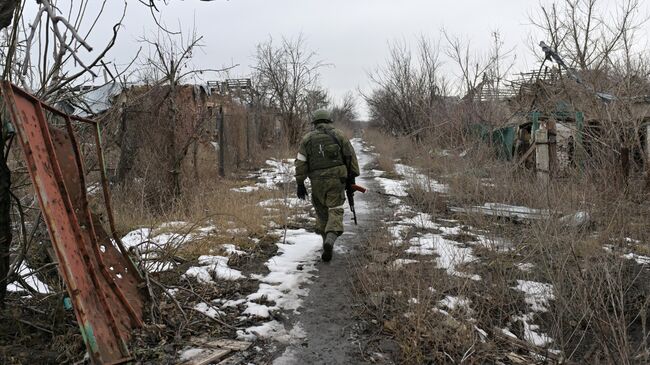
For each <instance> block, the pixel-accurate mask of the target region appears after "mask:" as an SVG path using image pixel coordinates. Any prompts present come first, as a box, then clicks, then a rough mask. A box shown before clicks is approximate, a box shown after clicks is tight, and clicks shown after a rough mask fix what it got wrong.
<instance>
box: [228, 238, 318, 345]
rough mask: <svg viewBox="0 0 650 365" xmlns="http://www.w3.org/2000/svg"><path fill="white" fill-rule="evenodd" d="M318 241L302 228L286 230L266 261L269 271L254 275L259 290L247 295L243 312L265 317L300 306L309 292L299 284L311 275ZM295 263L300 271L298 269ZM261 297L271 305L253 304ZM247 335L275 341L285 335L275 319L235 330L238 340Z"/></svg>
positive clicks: (305, 281) (314, 266)
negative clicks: (283, 241) (285, 233)
mask: <svg viewBox="0 0 650 365" xmlns="http://www.w3.org/2000/svg"><path fill="white" fill-rule="evenodd" d="M278 233H282V232H278ZM321 241H322V238H321V237H320V235H318V234H315V233H310V232H307V231H306V230H304V229H297V230H288V231H287V236H286V243H278V244H277V246H278V254H277V255H276V256H275V257H272V258H271V259H269V261H267V262H266V266H267V267H268V269H269V271H270V272H269V274H268V275H266V276H264V277H259V278H258V279H259V280H260V282H261V283H260V286H259V289H258V290H257V292H255V293H253V294H251V295H249V296H248V301H247V302H246V303H245V306H246V310H245V311H244V314H246V315H250V316H257V317H265V318H267V317H270V312H271V311H275V310H293V311H297V310H298V309H299V308H300V306H301V305H302V298H304V297H305V296H306V295H307V294H308V293H309V290H308V289H306V288H303V287H302V286H303V284H305V283H307V282H309V280H310V279H311V278H312V277H313V276H314V274H313V271H315V270H316V265H315V263H316V262H317V259H318V257H319V254H318V251H319V250H320V248H321V245H322V242H321ZM299 265H300V266H301V269H302V270H298V266H299ZM261 299H265V300H268V301H270V302H273V303H274V304H269V305H264V304H259V303H256V301H259V300H261ZM251 335H252V336H253V338H254V337H255V336H257V335H259V336H260V337H263V338H267V337H273V338H274V339H276V340H279V341H282V338H284V337H285V336H288V334H287V331H286V330H285V328H284V325H282V324H281V323H279V322H276V321H271V322H267V323H265V324H262V325H261V326H256V327H250V328H247V329H246V330H242V331H238V337H239V338H242V339H251Z"/></svg>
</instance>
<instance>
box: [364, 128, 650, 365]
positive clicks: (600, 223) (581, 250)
mask: <svg viewBox="0 0 650 365" xmlns="http://www.w3.org/2000/svg"><path fill="white" fill-rule="evenodd" d="M365 137H366V138H367V140H368V141H369V142H370V143H371V144H372V145H374V146H377V148H376V151H377V152H379V153H381V156H379V158H378V165H379V167H378V168H380V169H383V170H385V171H391V169H390V167H391V166H392V162H393V161H394V160H395V159H399V160H400V162H402V163H405V164H408V165H412V166H418V167H420V168H421V169H423V170H422V171H424V172H426V174H427V175H429V176H431V177H432V178H434V179H436V180H439V181H442V182H445V183H446V184H448V185H449V192H448V194H444V195H443V194H438V193H431V192H425V191H422V190H418V189H412V190H410V191H409V193H410V197H409V201H410V202H411V204H413V205H414V206H418V207H419V208H420V209H422V210H423V211H424V212H428V213H431V214H432V215H433V217H434V218H454V219H458V220H459V221H460V222H461V224H462V225H464V226H465V227H471V229H472V230H478V231H482V232H486V231H487V232H489V233H484V234H487V235H488V236H489V237H490V238H491V239H494V246H493V247H485V248H476V246H474V247H475V248H474V250H475V254H476V256H477V257H478V260H477V261H476V262H474V263H472V264H471V271H472V272H475V273H477V274H479V275H480V276H481V277H482V278H484V279H483V281H480V282H474V281H472V280H465V279H458V278H453V277H450V276H449V275H447V274H446V273H445V272H444V270H439V269H436V268H435V263H432V262H419V263H415V264H411V265H406V266H405V268H402V269H395V270H384V269H383V267H378V266H375V265H377V264H376V263H377V262H379V263H390V262H392V261H393V260H395V259H397V258H403V257H404V254H403V249H400V248H397V247H394V246H391V245H390V238H389V236H388V235H387V234H385V235H383V236H382V235H381V234H380V235H379V236H377V237H372V238H371V239H370V240H369V241H368V243H367V246H368V248H369V249H370V251H369V262H371V263H374V264H370V265H368V266H365V267H364V268H363V269H361V270H360V274H359V278H360V280H359V283H360V284H359V285H360V292H361V294H362V296H364V297H365V296H367V300H366V302H367V303H368V309H369V312H370V313H372V315H373V316H374V317H375V319H376V320H377V321H379V322H378V323H379V326H380V327H382V328H380V329H379V330H380V331H382V333H383V334H386V335H389V336H390V337H392V338H394V340H395V341H396V343H397V344H398V345H399V349H400V351H399V352H398V353H399V355H398V357H399V358H400V359H401V360H402V361H403V362H404V363H412V364H418V363H432V362H433V363H437V362H447V361H452V359H453V361H455V362H461V361H462V360H463V359H465V362H466V363H484V362H486V361H487V362H494V361H497V360H498V361H506V360H508V359H509V360H510V361H513V362H517V361H516V360H515V359H514V358H516V357H517V356H524V357H525V358H527V359H528V360H525V362H527V361H534V357H532V358H530V357H529V356H530V355H529V354H528V351H529V350H530V351H535V352H537V353H538V354H542V355H544V354H545V355H547V356H549V357H548V358H547V360H546V361H552V362H553V361H560V360H559V359H560V357H558V356H556V355H554V354H552V353H550V354H547V353H546V350H544V349H538V348H535V347H534V346H531V345H529V344H526V343H525V342H523V343H519V342H516V341H508V339H507V337H506V338H504V336H503V335H502V334H500V333H498V331H494V329H499V328H504V327H506V326H507V325H508V323H509V322H510V321H511V320H512V316H513V315H515V314H516V313H518V311H522V310H524V309H525V306H526V305H525V303H524V302H523V296H522V295H521V293H519V292H517V291H515V290H513V289H512V288H513V287H514V286H516V285H517V280H533V281H537V282H542V283H549V284H552V285H553V288H554V292H553V293H554V295H555V300H554V301H552V304H551V305H550V308H549V311H548V312H547V313H543V314H542V315H541V317H539V318H535V323H539V324H541V326H542V329H543V330H544V331H545V332H546V333H547V334H548V335H549V336H550V337H551V338H553V339H554V340H555V348H557V349H559V350H561V351H562V354H563V357H561V358H563V359H565V360H562V361H568V362H578V363H583V362H589V363H598V362H600V363H644V362H647V361H648V356H650V353H649V352H648V349H649V346H650V338H649V334H650V332H648V328H647V320H648V319H650V317H648V309H650V292H649V291H648V285H647V282H648V279H650V272H649V271H648V269H647V265H641V264H637V263H636V262H635V261H634V260H631V259H630V257H629V256H628V257H627V258H626V257H624V255H626V254H627V255H629V254H630V253H635V254H640V255H647V254H648V253H649V250H650V247H649V246H648V244H647V243H646V242H648V241H649V240H650V235H649V234H648V232H650V226H649V224H648V222H647V219H646V217H648V214H650V212H649V211H648V207H647V204H646V203H645V202H646V200H647V195H646V192H645V190H644V189H643V183H636V184H630V185H629V186H628V188H627V190H626V189H624V188H623V185H621V184H617V183H616V182H618V181H620V179H618V178H617V174H618V171H616V170H614V171H612V169H611V168H608V166H604V167H603V168H602V169H599V170H596V171H593V170H592V171H588V172H580V171H575V172H574V173H573V174H571V176H568V177H566V178H563V179H558V180H555V181H553V183H552V184H550V185H545V184H544V183H542V182H540V181H539V180H538V179H536V177H535V175H534V174H533V173H531V172H530V171H526V170H523V169H515V168H513V166H512V164H511V163H508V162H504V161H500V160H497V159H496V158H495V157H494V156H495V154H494V152H493V149H492V147H491V146H488V145H485V144H482V143H481V142H475V143H473V144H471V145H466V146H464V147H465V148H467V150H466V153H465V154H463V157H459V152H462V151H458V150H456V151H453V152H450V153H448V154H446V153H445V154H443V153H441V150H436V149H434V150H432V147H431V146H441V145H443V143H444V142H437V143H436V142H434V143H425V144H421V145H419V146H417V147H415V148H413V147H412V146H413V144H405V143H401V142H400V141H399V140H397V139H394V138H393V137H389V136H386V135H382V134H381V133H379V132H377V131H369V132H366V133H365ZM404 145H408V146H410V147H408V148H404V147H402V146H404ZM456 147H458V146H457V145H456ZM433 148H439V147H433ZM464 150H465V149H463V151H464ZM604 182H607V183H604ZM635 187H636V189H634V188H635ZM486 202H498V203H506V204H513V205H520V206H527V207H531V208H536V209H542V210H548V211H549V212H550V217H549V218H548V219H540V220H530V221H524V222H519V221H516V220H509V219H498V218H494V217H486V216H484V215H481V214H468V213H452V212H451V211H450V210H449V208H450V207H454V206H471V205H482V204H484V203H486ZM576 212H585V213H586V215H587V216H588V217H589V219H588V221H587V222H584V223H578V224H575V225H572V224H567V222H566V219H567V218H563V217H567V216H568V217H572V216H573V214H575V213H576ZM454 239H455V240H458V241H461V242H462V241H463V239H469V240H470V242H471V240H472V238H471V236H470V237H454ZM504 240H505V242H509V244H510V245H512V247H511V250H507V251H503V250H499V248H500V247H501V246H502V244H501V242H503V241H504ZM376 253H380V255H379V256H378V257H380V258H381V259H380V260H378V259H377V257H373V255H375V256H377V255H376ZM386 255H388V256H386ZM522 263H528V264H532V265H530V267H531V268H532V269H531V270H530V271H522V270H521V269H520V268H519V267H518V265H521V264H522ZM430 288H433V289H435V291H431V290H430ZM377 293H381V298H380V300H379V302H377V298H376V297H377V295H378V294H377ZM445 295H453V296H461V297H465V298H468V299H469V301H470V303H471V304H470V306H469V307H471V313H469V314H468V313H462V310H461V312H460V313H453V312H452V313H451V314H452V316H451V318H450V317H448V316H445V315H442V314H440V313H438V312H436V311H432V308H434V307H435V304H436V303H438V302H439V301H440V300H441V299H443V298H444V296H445ZM412 298H415V299H416V300H417V303H416V302H415V301H413V300H412ZM452 318H453V319H452ZM469 318H472V320H469V321H468V319H469ZM474 326H476V327H478V328H481V329H483V330H485V331H487V332H488V333H489V335H488V336H487V340H486V339H485V338H483V339H481V336H480V335H479V333H478V331H477V330H476V329H475V328H474ZM513 331H514V333H515V334H517V335H518V336H519V338H523V337H524V336H523V329H521V328H519V329H515V330H513ZM522 350H523V351H522ZM512 351H514V353H512V354H511V352H512ZM511 357H513V358H511Z"/></svg>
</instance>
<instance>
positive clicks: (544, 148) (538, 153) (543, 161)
mask: <svg viewBox="0 0 650 365" xmlns="http://www.w3.org/2000/svg"><path fill="white" fill-rule="evenodd" d="M535 157H536V160H537V178H538V179H540V180H542V181H543V182H544V183H546V184H548V182H549V180H550V176H549V172H550V171H549V170H550V161H549V149H548V130H546V128H540V129H538V130H536V131H535Z"/></svg>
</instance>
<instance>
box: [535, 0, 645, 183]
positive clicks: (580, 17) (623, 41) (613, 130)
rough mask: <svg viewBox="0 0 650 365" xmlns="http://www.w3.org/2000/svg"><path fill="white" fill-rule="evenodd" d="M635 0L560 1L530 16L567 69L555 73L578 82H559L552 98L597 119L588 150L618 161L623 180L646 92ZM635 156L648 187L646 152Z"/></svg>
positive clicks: (638, 145) (638, 146) (637, 145)
mask: <svg viewBox="0 0 650 365" xmlns="http://www.w3.org/2000/svg"><path fill="white" fill-rule="evenodd" d="M641 4H642V3H641V1H639V0H625V1H621V2H619V3H618V4H617V8H616V9H615V10H612V9H611V8H610V7H609V4H606V3H605V2H603V1H599V0H564V1H561V2H560V3H559V4H553V5H552V6H551V7H545V6H541V7H540V12H539V13H538V14H537V15H536V16H533V17H531V20H532V23H533V24H534V25H535V26H536V27H537V29H538V30H539V32H540V36H541V37H542V38H543V40H545V41H548V42H550V46H551V47H552V48H553V49H554V50H556V51H557V53H558V54H560V55H561V56H562V58H563V60H564V63H565V64H566V65H567V66H566V68H567V69H568V70H561V71H569V73H570V74H572V75H575V77H573V78H574V79H575V80H577V81H579V83H580V87H575V88H574V87H572V86H571V85H572V83H568V84H564V85H563V87H564V89H565V92H564V93H557V94H558V97H560V98H567V99H569V101H570V102H571V103H572V104H573V107H574V109H576V110H582V111H585V112H587V117H588V118H589V119H591V120H597V121H598V123H599V125H600V127H599V128H598V130H599V132H598V135H597V136H589V137H590V138H592V139H593V140H594V141H597V143H596V144H595V146H596V147H594V148H595V149H596V150H597V151H596V152H598V153H599V154H600V155H602V156H603V157H604V158H605V159H606V160H607V159H610V160H612V161H616V160H618V163H619V164H620V171H621V176H622V181H624V182H626V181H627V176H628V173H629V169H630V165H631V154H632V151H635V150H636V151H641V152H642V151H643V149H644V144H643V143H642V142H641V136H643V135H644V131H642V126H643V123H644V122H645V120H646V119H647V117H648V115H650V113H649V112H648V110H644V108H643V104H644V102H642V99H643V96H645V95H648V94H649V93H650V87H649V86H650V82H649V73H648V70H649V67H648V64H647V61H645V60H646V59H647V56H648V54H647V51H646V50H644V49H642V48H640V47H638V46H637V45H638V42H637V39H636V35H637V33H638V31H639V28H640V26H641V25H642V24H644V23H645V21H646V19H644V18H642V17H641V14H640V7H641ZM555 101H557V100H555ZM565 101H566V100H565ZM645 109H647V108H645ZM608 156H609V157H608ZM638 156H640V158H641V160H642V161H643V165H644V166H645V168H644V170H645V171H646V176H647V180H646V181H647V185H648V187H650V165H649V163H648V156H647V153H640V154H638ZM612 157H613V158H612Z"/></svg>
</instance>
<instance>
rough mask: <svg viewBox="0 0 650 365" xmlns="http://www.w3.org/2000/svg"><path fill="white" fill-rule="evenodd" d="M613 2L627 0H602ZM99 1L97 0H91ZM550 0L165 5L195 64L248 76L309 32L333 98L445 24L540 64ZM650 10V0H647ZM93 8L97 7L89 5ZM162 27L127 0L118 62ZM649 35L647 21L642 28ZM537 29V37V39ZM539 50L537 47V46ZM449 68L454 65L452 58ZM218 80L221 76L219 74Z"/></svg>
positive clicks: (269, 0) (519, 64)
mask: <svg viewBox="0 0 650 365" xmlns="http://www.w3.org/2000/svg"><path fill="white" fill-rule="evenodd" d="M601 1H602V2H604V3H608V4H609V6H611V7H612V8H613V7H614V5H616V4H620V3H621V2H622V1H623V0H601ZM90 3H91V4H96V5H97V6H98V3H100V2H99V1H95V0H93V1H90ZM540 3H543V4H550V3H552V1H549V0H541V1H540V0H318V1H317V0H230V1H225V0H216V1H213V2H202V1H199V0H185V1H178V0H170V1H169V4H168V5H167V6H161V7H160V10H161V13H160V14H158V15H159V16H160V17H161V22H163V23H164V24H166V25H167V26H168V27H169V28H170V29H179V28H180V29H182V30H184V31H186V32H187V31H188V30H191V29H192V28H195V29H196V31H197V33H198V34H199V35H202V36H204V39H203V45H204V47H203V49H202V51H200V52H197V53H195V59H194V63H195V65H196V66H197V67H205V68H214V67H220V66H222V65H230V64H239V65H240V66H238V67H237V68H235V69H234V70H233V71H232V72H231V76H232V77H246V76H247V75H249V73H250V65H251V64H252V63H253V60H252V56H253V54H254V52H255V46H256V44H258V43H260V42H262V41H265V40H267V39H268V38H269V36H272V37H273V38H278V39H279V38H281V37H283V36H284V37H296V36H298V35H299V34H301V33H302V34H303V35H304V37H305V38H306V41H307V45H308V47H309V48H310V49H312V50H314V51H315V52H316V53H317V54H318V58H319V59H321V60H323V61H325V62H327V63H329V64H331V65H332V66H330V67H327V68H324V69H322V70H321V71H322V72H321V73H322V77H321V83H322V85H323V86H324V87H325V88H326V89H328V90H329V91H330V93H331V94H332V95H333V96H334V97H337V98H338V97H340V96H342V95H343V94H345V93H346V92H348V91H353V92H355V93H356V91H357V90H359V89H361V90H368V89H369V87H370V83H369V79H368V72H370V71H372V70H375V69H376V68H377V67H378V66H379V65H381V64H382V62H383V61H384V60H385V58H386V54H387V51H388V44H389V42H392V41H396V40H399V41H407V42H408V41H413V40H414V39H416V38H417V37H418V36H419V35H420V34H423V35H426V36H428V37H431V38H432V39H438V38H439V37H440V31H441V29H443V28H444V29H446V30H447V31H448V32H449V33H451V34H455V35H459V36H462V37H463V38H465V39H471V42H472V44H473V45H474V46H475V47H476V49H477V51H478V52H487V51H488V49H489V47H490V44H491V40H490V34H491V32H492V31H495V30H499V31H500V32H501V35H502V38H503V41H504V42H505V44H506V47H508V48H513V49H514V53H515V54H516V55H517V60H516V64H515V69H516V70H517V71H526V70H528V69H531V68H533V67H535V65H534V63H535V61H536V58H535V55H534V54H533V53H532V49H533V48H532V47H531V45H530V42H529V41H530V40H531V39H533V40H534V41H535V43H538V42H539V41H540V40H541V39H537V36H534V35H533V31H534V28H533V27H532V26H531V24H530V20H529V17H530V15H533V14H536V13H537V12H538V9H539V5H540ZM644 3H645V4H644V5H643V6H644V9H643V11H644V13H645V14H650V1H644ZM119 5H121V2H119V1H116V0H110V1H108V6H107V7H108V8H107V10H106V13H105V16H104V17H102V21H101V22H100V23H99V24H98V26H97V28H96V31H95V32H94V35H93V36H92V37H91V38H90V42H91V43H94V44H92V45H93V46H95V47H100V46H101V43H102V42H103V38H104V39H105V37H106V36H107V34H109V33H110V29H111V22H114V21H115V20H116V19H119V16H120V14H121V12H122V9H121V6H119ZM91 6H92V5H91ZM155 32H156V26H155V23H154V21H153V19H152V17H151V15H150V13H149V11H148V9H147V8H146V7H145V6H143V5H141V4H140V3H138V2H137V1H135V0H129V4H128V8H127V14H126V18H125V21H124V27H123V29H122V30H121V33H120V34H119V38H118V42H117V45H116V46H115V47H114V49H113V50H112V51H111V53H110V58H114V59H115V60H116V61H117V62H118V63H119V62H126V61H127V60H129V59H130V58H131V57H133V55H134V54H135V52H136V51H137V49H138V48H139V47H140V44H139V43H138V41H137V40H138V38H140V37H142V36H143V35H145V34H149V35H151V34H152V33H155ZM644 32H645V33H646V34H648V33H650V28H649V27H648V26H645V27H644ZM531 35H532V36H533V37H532V38H531ZM535 51H537V49H535ZM445 70H446V72H447V73H449V76H450V77H453V75H454V73H455V70H454V69H453V67H452V65H451V64H450V63H449V62H446V68H445ZM215 78H216V77H215Z"/></svg>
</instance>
